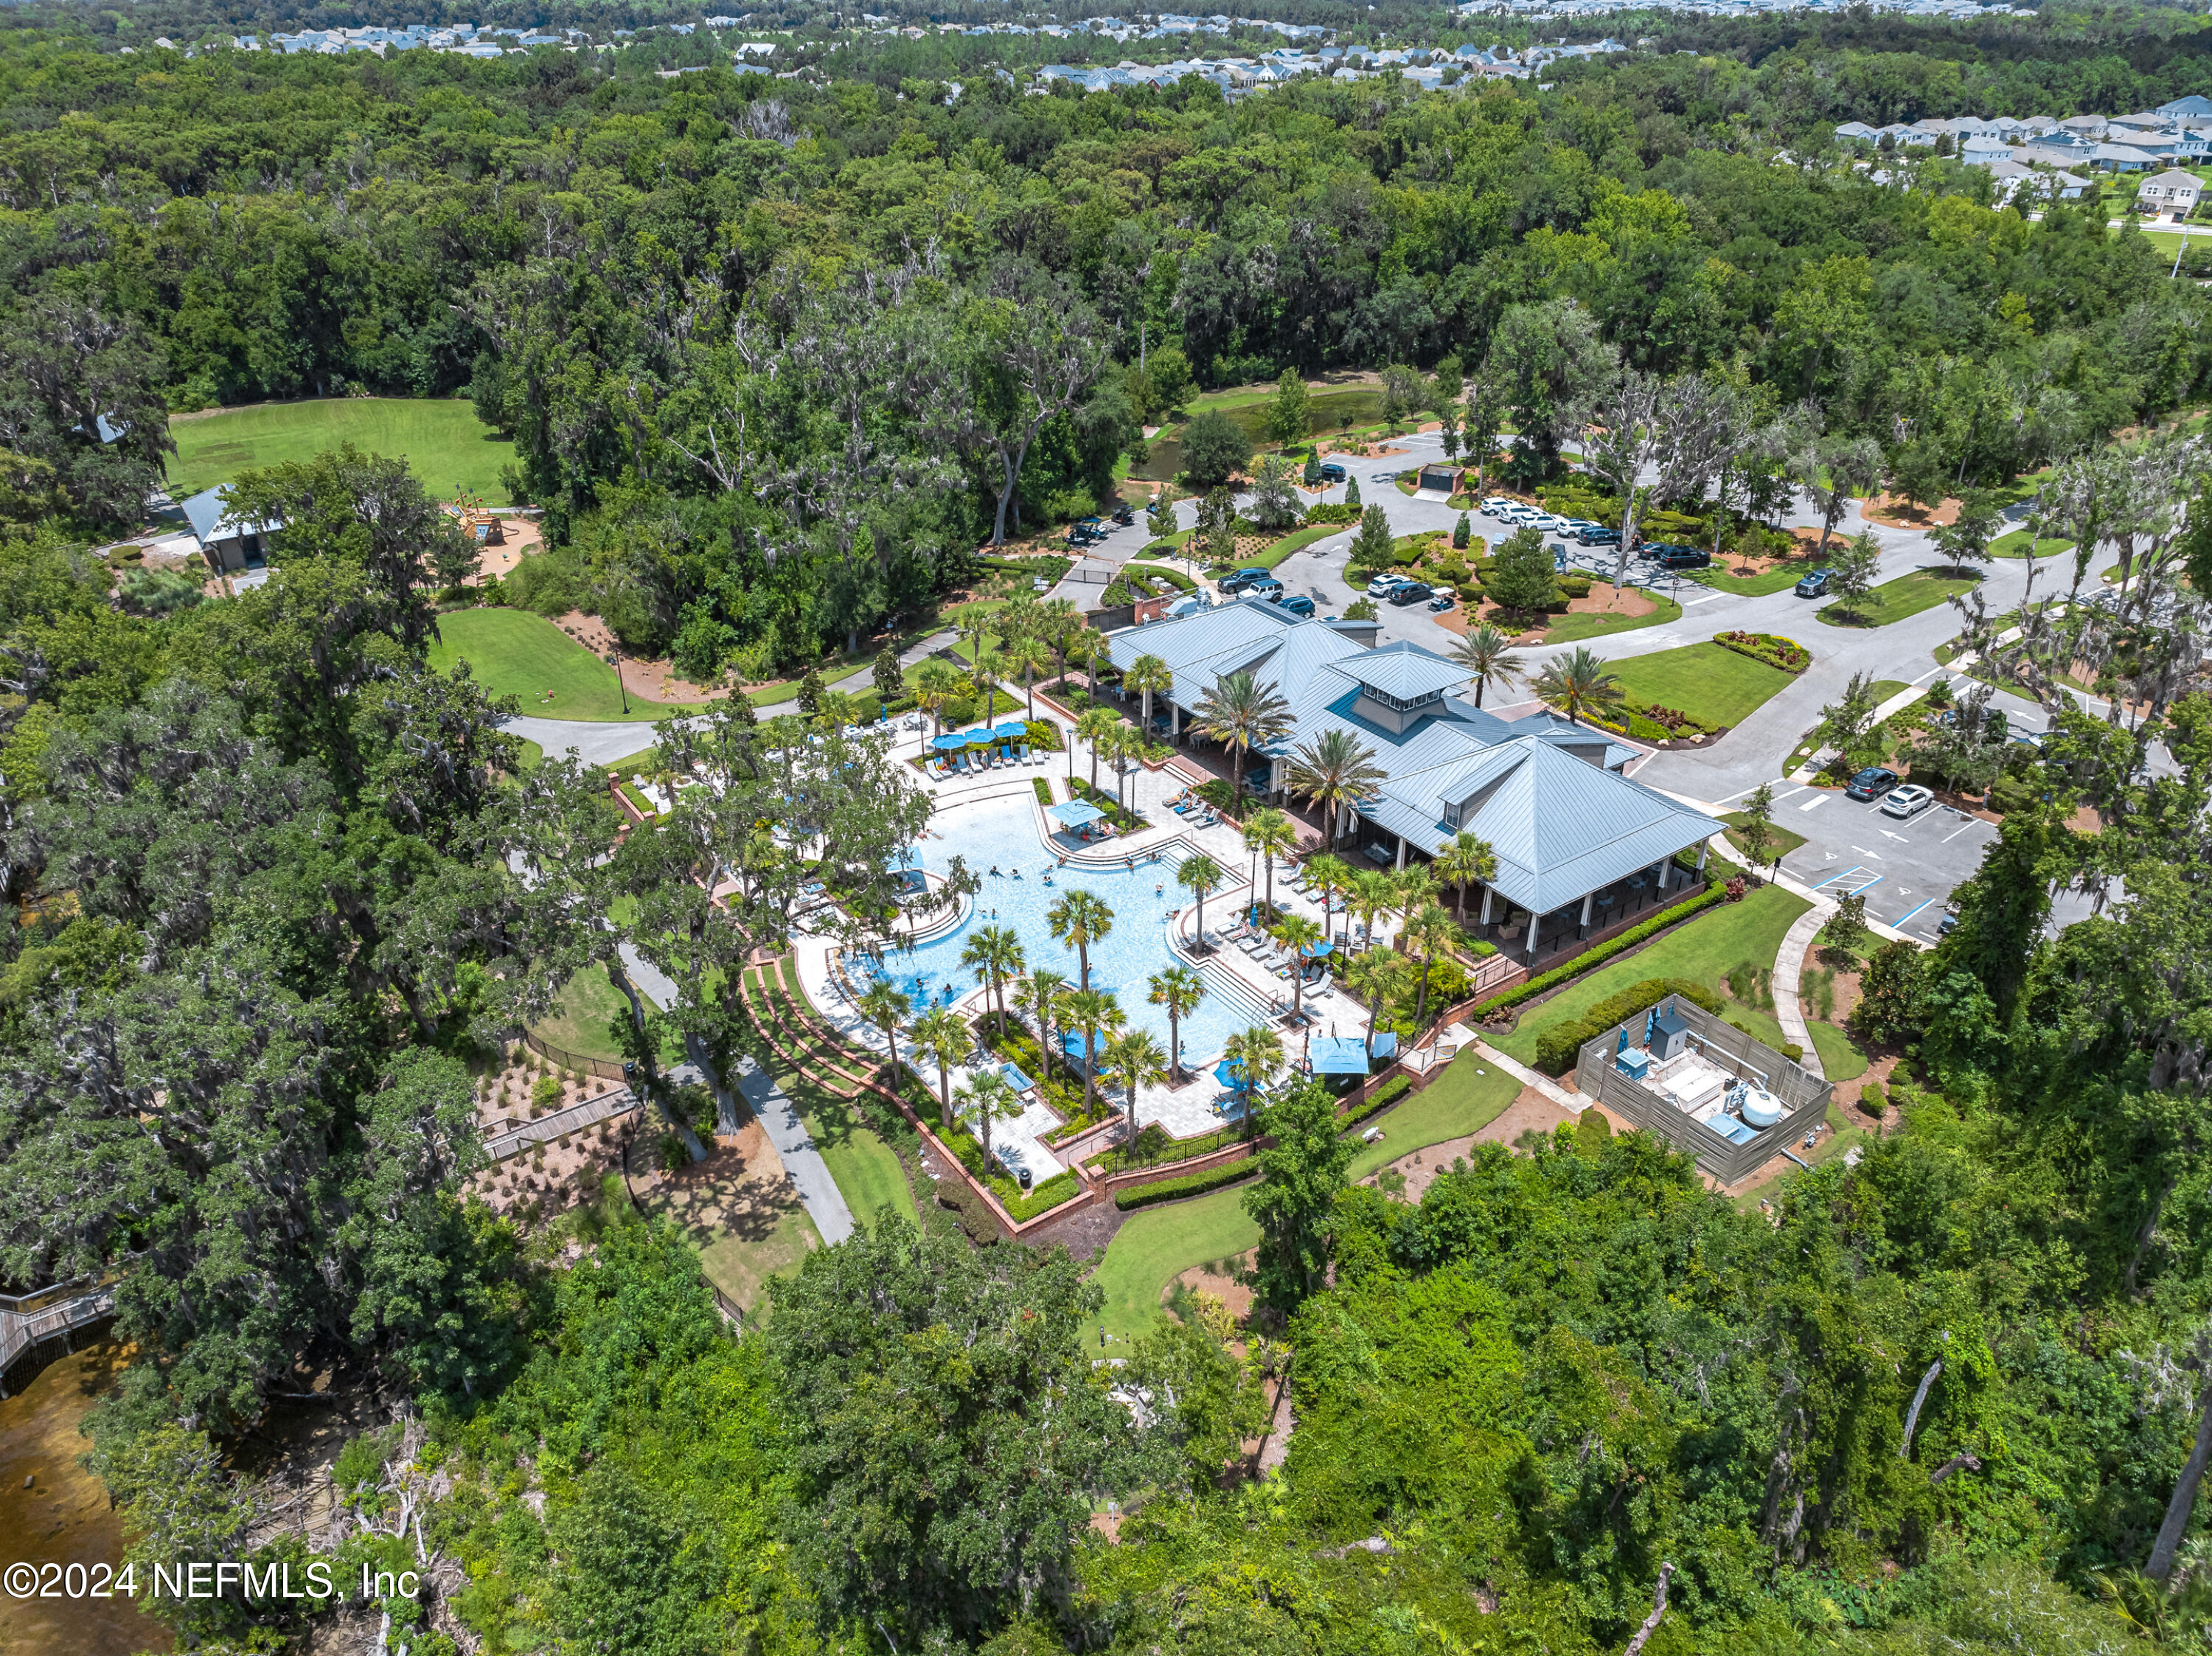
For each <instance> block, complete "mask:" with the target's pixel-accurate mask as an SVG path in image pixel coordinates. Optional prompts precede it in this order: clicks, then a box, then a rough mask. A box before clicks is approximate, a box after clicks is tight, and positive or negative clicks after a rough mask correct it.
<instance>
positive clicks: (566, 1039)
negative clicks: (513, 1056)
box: [530, 966, 642, 1063]
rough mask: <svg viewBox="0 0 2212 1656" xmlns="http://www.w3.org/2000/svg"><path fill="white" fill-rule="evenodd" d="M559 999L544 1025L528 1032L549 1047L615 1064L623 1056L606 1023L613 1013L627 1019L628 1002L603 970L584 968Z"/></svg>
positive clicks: (565, 987)
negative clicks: (555, 1010) (557, 1009)
mask: <svg viewBox="0 0 2212 1656" xmlns="http://www.w3.org/2000/svg"><path fill="white" fill-rule="evenodd" d="M640 993H642V991H641V992H640ZM560 1000H561V1010H559V1011H558V1012H556V1013H555V1014H554V1015H553V1016H551V1017H550V1018H547V1019H546V1020H545V1021H544V1022H542V1023H534V1024H532V1025H531V1027H530V1033H531V1034H533V1035H536V1036H537V1037H538V1039H539V1040H543V1041H545V1042H546V1043H548V1044H549V1045H550V1046H559V1047H562V1048H565V1049H566V1050H567V1051H568V1052H578V1053H580V1054H582V1055H583V1056H584V1057H586V1058H603V1059H607V1060H608V1061H609V1062H611V1063H619V1062H620V1061H621V1060H622V1056H623V1055H622V1052H620V1050H618V1049H617V1047H616V1046H615V1039H614V1036H613V1035H612V1034H611V1033H609V1031H608V1029H607V1020H608V1019H609V1018H611V1017H612V1016H615V1015H616V1014H617V1013H620V1014H621V1015H622V1016H624V1017H628V1016H629V1015H630V1014H629V999H628V998H626V997H625V996H624V995H623V992H622V991H621V990H619V989H617V988H616V987H615V986H614V985H613V984H611V982H609V981H608V980H607V974H606V968H604V967H599V966H587V967H586V968H584V969H583V970H582V971H580V972H579V973H577V974H576V975H575V976H574V977H573V978H571V979H569V980H568V982H566V983H564V984H562V986H561V996H560Z"/></svg>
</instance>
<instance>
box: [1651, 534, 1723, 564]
mask: <svg viewBox="0 0 2212 1656" xmlns="http://www.w3.org/2000/svg"><path fill="white" fill-rule="evenodd" d="M1646 555H1647V556H1649V557H1650V558H1651V559H1652V561H1655V562H1656V563H1657V564H1658V566H1659V567H1661V568H1662V569H1703V568H1704V567H1705V566H1706V565H1707V564H1709V563H1711V561H1713V555H1712V554H1711V553H1710V552H1708V551H1706V550H1705V549H1704V548H1703V547H1699V546H1674V545H1670V544H1668V543H1665V542H1663V541H1662V543H1659V544H1658V545H1656V546H1654V547H1652V548H1651V549H1650V550H1649V552H1648V553H1647V554H1646Z"/></svg>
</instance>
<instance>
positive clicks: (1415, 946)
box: [1406, 903, 1459, 1031]
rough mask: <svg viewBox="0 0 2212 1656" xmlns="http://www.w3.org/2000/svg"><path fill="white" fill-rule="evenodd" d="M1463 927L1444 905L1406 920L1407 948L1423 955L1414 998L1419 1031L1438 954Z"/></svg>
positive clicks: (1414, 1018) (1416, 1028)
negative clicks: (1417, 990)
mask: <svg viewBox="0 0 2212 1656" xmlns="http://www.w3.org/2000/svg"><path fill="white" fill-rule="evenodd" d="M1458 936H1459V928H1458V927H1457V926H1455V925H1453V924H1452V917H1451V916H1450V915H1449V914H1447V913H1445V912H1444V910H1443V907H1442V905H1440V904H1437V903H1431V904H1429V905H1428V906H1427V907H1425V908H1423V909H1422V910H1421V912H1420V913H1418V914H1415V915H1413V917H1412V918H1411V919H1408V920H1407V922H1406V947H1407V949H1409V950H1411V951H1413V953H1416V954H1418V955H1420V957H1421V990H1420V993H1419V995H1418V996H1416V997H1415V998H1414V1001H1413V1028H1414V1029H1415V1030H1417V1031H1418V1030H1419V1029H1420V1028H1422V1027H1423V1024H1422V1020H1423V1019H1424V1018H1425V1017H1426V1016H1428V1011H1429V971H1430V968H1432V967H1433V966H1434V965H1435V964H1436V959H1437V955H1440V954H1442V953H1443V951H1444V950H1445V949H1449V948H1450V947H1451V945H1452V942H1453V940H1454V939H1455V938H1456V937H1458Z"/></svg>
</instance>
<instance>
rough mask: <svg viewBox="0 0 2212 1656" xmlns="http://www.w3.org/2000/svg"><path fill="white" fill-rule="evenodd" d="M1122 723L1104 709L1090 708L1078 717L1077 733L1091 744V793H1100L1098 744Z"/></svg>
mask: <svg viewBox="0 0 2212 1656" xmlns="http://www.w3.org/2000/svg"><path fill="white" fill-rule="evenodd" d="M1120 728H1121V720H1120V719H1117V718H1115V716H1114V715H1113V714H1112V713H1109V711H1108V710H1107V709H1105V708H1103V707H1090V708H1086V709H1085V711H1084V712H1083V713H1079V714H1078V715H1077V717H1076V720H1075V733H1076V735H1078V736H1079V737H1082V738H1083V740H1085V742H1088V743H1090V744H1091V792H1093V793H1096V792H1098V744H1099V743H1102V742H1103V741H1105V740H1106V739H1107V737H1110V736H1111V735H1113V733H1114V732H1115V731H1116V730H1118V729H1120Z"/></svg>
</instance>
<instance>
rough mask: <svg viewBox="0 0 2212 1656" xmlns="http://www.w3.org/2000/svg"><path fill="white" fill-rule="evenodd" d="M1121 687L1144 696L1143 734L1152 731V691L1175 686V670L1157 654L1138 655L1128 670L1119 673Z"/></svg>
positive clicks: (1148, 733)
mask: <svg viewBox="0 0 2212 1656" xmlns="http://www.w3.org/2000/svg"><path fill="white" fill-rule="evenodd" d="M1121 688H1123V689H1125V690H1135V691H1137V692H1139V694H1140V695H1143V696H1144V698H1145V725H1144V729H1145V734H1146V736H1147V737H1150V736H1151V735H1152V692H1153V691H1155V690H1159V691H1163V692H1164V691H1168V690H1172V689H1173V688H1175V672H1174V670H1172V669H1171V668H1170V667H1169V665H1168V664H1167V663H1166V662H1164V661H1162V660H1161V659H1160V658H1158V656H1139V657H1138V658H1136V659H1135V660H1134V661H1133V662H1131V663H1130V664H1129V670H1128V671H1127V672H1126V673H1123V674H1122V675H1121Z"/></svg>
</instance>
